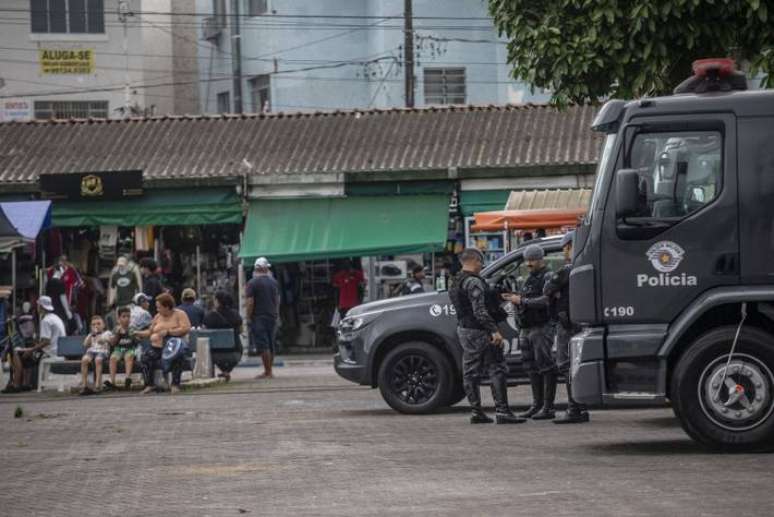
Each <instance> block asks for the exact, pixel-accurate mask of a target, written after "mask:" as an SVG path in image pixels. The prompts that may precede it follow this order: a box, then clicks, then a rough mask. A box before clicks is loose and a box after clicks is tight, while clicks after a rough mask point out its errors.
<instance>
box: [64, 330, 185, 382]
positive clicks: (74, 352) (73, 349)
mask: <svg viewBox="0 0 774 517" xmlns="http://www.w3.org/2000/svg"><path fill="white" fill-rule="evenodd" d="M85 338H86V336H67V337H63V338H59V342H58V343H57V353H58V355H59V357H64V358H65V361H61V362H56V363H52V364H51V373H56V374H60V375H67V374H72V373H79V372H80V371H81V358H83V354H84V353H85V352H86V349H85V348H84V347H83V340H84V339H85ZM150 346H151V344H150V341H148V340H144V341H141V342H140V347H142V349H143V350H146V349H148V348H150ZM192 355H193V347H190V346H189V350H188V355H187V356H186V360H185V361H184V362H183V370H187V371H193V357H192ZM108 363H109V362H108V361H104V362H103V363H102V371H103V372H108V371H109V365H108ZM91 368H92V369H93V368H94V365H92V366H91ZM140 371H141V370H140V365H139V364H138V363H137V362H135V365H134V372H136V373H139V372H140ZM118 373H126V371H125V370H124V362H123V361H121V362H120V363H118Z"/></svg>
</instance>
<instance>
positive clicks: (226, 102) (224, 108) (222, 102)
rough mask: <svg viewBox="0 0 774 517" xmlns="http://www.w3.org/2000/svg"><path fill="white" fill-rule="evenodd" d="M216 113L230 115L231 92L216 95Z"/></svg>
mask: <svg viewBox="0 0 774 517" xmlns="http://www.w3.org/2000/svg"><path fill="white" fill-rule="evenodd" d="M218 113H231V92H220V93H219V94H218Z"/></svg>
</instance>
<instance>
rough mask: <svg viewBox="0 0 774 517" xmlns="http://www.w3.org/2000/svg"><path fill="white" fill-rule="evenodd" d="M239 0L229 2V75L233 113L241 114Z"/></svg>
mask: <svg viewBox="0 0 774 517" xmlns="http://www.w3.org/2000/svg"><path fill="white" fill-rule="evenodd" d="M240 1H241V0H231V13H232V14H233V19H234V21H233V23H232V24H231V73H232V75H233V76H234V112H235V113H243V112H244V109H243V106H242V35H241V34H240V30H239V20H240V18H241V17H240V16H239V3H240Z"/></svg>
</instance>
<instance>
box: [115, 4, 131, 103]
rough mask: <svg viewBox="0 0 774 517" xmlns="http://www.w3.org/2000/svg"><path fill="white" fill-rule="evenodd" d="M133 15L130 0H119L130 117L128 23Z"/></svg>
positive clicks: (125, 84)
mask: <svg viewBox="0 0 774 517" xmlns="http://www.w3.org/2000/svg"><path fill="white" fill-rule="evenodd" d="M130 16H132V12H131V10H130V9H129V1H128V0H119V2H118V21H120V22H121V24H122V25H123V26H124V60H125V63H126V70H125V73H124V117H125V118H129V117H131V116H132V92H131V88H130V86H129V81H130V79H129V29H128V27H127V24H128V23H129V17H130Z"/></svg>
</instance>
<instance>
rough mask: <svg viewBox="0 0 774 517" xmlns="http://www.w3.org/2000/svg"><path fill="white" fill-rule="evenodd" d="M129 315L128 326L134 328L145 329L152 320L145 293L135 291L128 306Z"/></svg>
mask: <svg viewBox="0 0 774 517" xmlns="http://www.w3.org/2000/svg"><path fill="white" fill-rule="evenodd" d="M130 310H131V311H132V312H131V316H130V318H129V326H130V327H131V328H133V329H134V330H146V329H147V328H148V327H150V325H151V322H153V316H151V313H150V298H148V295H147V294H145V293H137V294H135V295H134V298H133V299H132V305H131V306H130Z"/></svg>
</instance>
